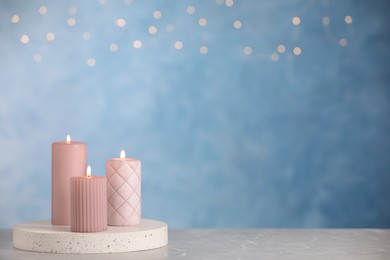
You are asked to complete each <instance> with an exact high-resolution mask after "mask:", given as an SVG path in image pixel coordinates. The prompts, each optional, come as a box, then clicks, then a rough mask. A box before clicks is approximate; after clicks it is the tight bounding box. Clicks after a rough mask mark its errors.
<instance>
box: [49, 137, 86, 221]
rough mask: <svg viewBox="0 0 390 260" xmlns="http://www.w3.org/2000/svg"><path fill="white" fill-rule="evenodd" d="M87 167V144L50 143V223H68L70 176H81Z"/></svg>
mask: <svg viewBox="0 0 390 260" xmlns="http://www.w3.org/2000/svg"><path fill="white" fill-rule="evenodd" d="M86 168H87V145H86V144H85V143H81V142H70V143H66V142H55V143H53V144H52V193H51V194H52V195H51V223H52V224H53V225H70V194H69V181H70V178H71V177H75V176H83V175H85V171H86Z"/></svg>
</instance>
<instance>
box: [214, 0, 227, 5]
mask: <svg viewBox="0 0 390 260" xmlns="http://www.w3.org/2000/svg"><path fill="white" fill-rule="evenodd" d="M215 2H216V3H217V4H218V5H221V4H223V2H225V1H224V0H215Z"/></svg>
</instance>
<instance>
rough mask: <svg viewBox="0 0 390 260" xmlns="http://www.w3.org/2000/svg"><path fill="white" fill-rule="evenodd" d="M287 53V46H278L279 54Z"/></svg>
mask: <svg viewBox="0 0 390 260" xmlns="http://www.w3.org/2000/svg"><path fill="white" fill-rule="evenodd" d="M285 51H286V46H284V45H283V44H279V45H278V52H279V53H284V52H285Z"/></svg>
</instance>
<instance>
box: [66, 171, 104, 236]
mask: <svg viewBox="0 0 390 260" xmlns="http://www.w3.org/2000/svg"><path fill="white" fill-rule="evenodd" d="M70 230H71V231H72V232H100V231H105V230H107V179H106V177H100V176H90V167H89V166H88V170H87V176H79V177H72V178H71V179H70Z"/></svg>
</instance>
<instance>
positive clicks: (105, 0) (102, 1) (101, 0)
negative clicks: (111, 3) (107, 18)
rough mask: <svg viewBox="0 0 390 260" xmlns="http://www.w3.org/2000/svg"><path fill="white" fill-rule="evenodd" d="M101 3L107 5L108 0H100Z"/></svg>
mask: <svg viewBox="0 0 390 260" xmlns="http://www.w3.org/2000/svg"><path fill="white" fill-rule="evenodd" d="M99 4H101V5H106V4H107V0H99Z"/></svg>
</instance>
